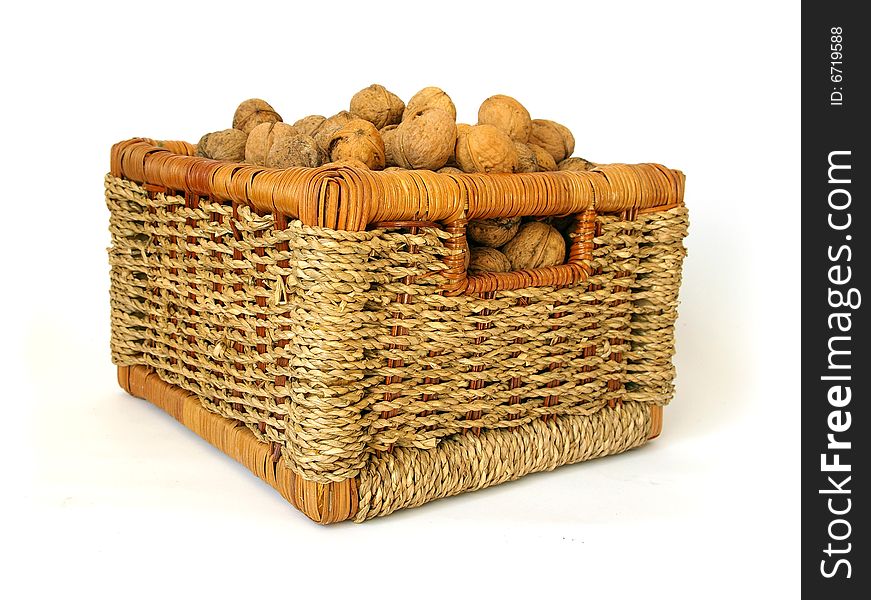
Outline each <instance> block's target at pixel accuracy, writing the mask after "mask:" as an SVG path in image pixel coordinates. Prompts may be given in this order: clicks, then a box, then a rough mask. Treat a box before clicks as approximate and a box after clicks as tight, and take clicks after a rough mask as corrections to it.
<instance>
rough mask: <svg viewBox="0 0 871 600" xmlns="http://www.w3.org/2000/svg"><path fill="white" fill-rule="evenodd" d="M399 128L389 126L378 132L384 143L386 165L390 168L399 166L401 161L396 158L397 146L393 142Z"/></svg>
mask: <svg viewBox="0 0 871 600" xmlns="http://www.w3.org/2000/svg"><path fill="white" fill-rule="evenodd" d="M397 127H399V125H387V126H386V127H383V128H382V129H381V130H380V131H379V132H378V133H380V134H381V141H382V142H384V164H386V165H387V166H389V167H398V166H399V159H397V158H396V156H394V151H396V150H397V146H396V144H395V143H394V142H393V137H394V136H395V135H396V128H397Z"/></svg>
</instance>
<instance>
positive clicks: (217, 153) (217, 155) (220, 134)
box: [197, 129, 248, 162]
mask: <svg viewBox="0 0 871 600" xmlns="http://www.w3.org/2000/svg"><path fill="white" fill-rule="evenodd" d="M247 140H248V135H247V134H246V133H245V132H244V131H239V130H238V129H224V130H223V131H215V132H213V133H207V134H206V135H204V136H203V137H201V138H200V141H199V143H198V144H197V156H203V157H205V158H213V159H215V160H229V161H233V162H242V161H243V160H245V142H246V141H247Z"/></svg>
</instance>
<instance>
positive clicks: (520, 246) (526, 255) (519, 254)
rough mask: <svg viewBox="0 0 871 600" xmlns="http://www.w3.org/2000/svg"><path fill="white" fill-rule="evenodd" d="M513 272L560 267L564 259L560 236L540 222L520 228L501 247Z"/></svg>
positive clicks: (562, 243)
mask: <svg viewBox="0 0 871 600" xmlns="http://www.w3.org/2000/svg"><path fill="white" fill-rule="evenodd" d="M502 252H503V253H505V256H507V257H508V260H509V261H510V262H511V269H512V270H513V271H522V270H524V269H537V268H539V267H550V266H553V265H561V264H562V263H563V262H564V261H565V259H566V243H565V240H563V236H562V234H560V232H559V231H557V230H556V229H555V228H554V227H551V226H550V225H548V224H547V223H542V222H541V221H531V222H529V223H524V224H523V225H521V226H520V231H518V232H517V235H515V236H514V238H512V239H511V241H510V242H508V243H507V244H505V246H503V247H502Z"/></svg>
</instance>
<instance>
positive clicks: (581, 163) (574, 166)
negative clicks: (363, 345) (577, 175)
mask: <svg viewBox="0 0 871 600" xmlns="http://www.w3.org/2000/svg"><path fill="white" fill-rule="evenodd" d="M595 168H596V163H594V162H590V161H588V160H587V159H586V158H581V157H580V156H572V157H571V158H567V159H565V160H563V161H560V164H559V170H560V171H592V170H593V169H595Z"/></svg>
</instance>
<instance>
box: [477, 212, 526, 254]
mask: <svg viewBox="0 0 871 600" xmlns="http://www.w3.org/2000/svg"><path fill="white" fill-rule="evenodd" d="M518 229H520V217H507V218H502V219H477V220H473V221H469V223H468V224H467V225H466V235H467V236H468V237H469V239H470V240H472V241H473V242H475V243H476V244H480V245H482V246H488V247H490V248H498V247H499V246H502V245H504V244H506V243H508V242H509V241H510V240H511V239H512V238H513V237H514V236H515V235H516V234H517V230H518Z"/></svg>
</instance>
